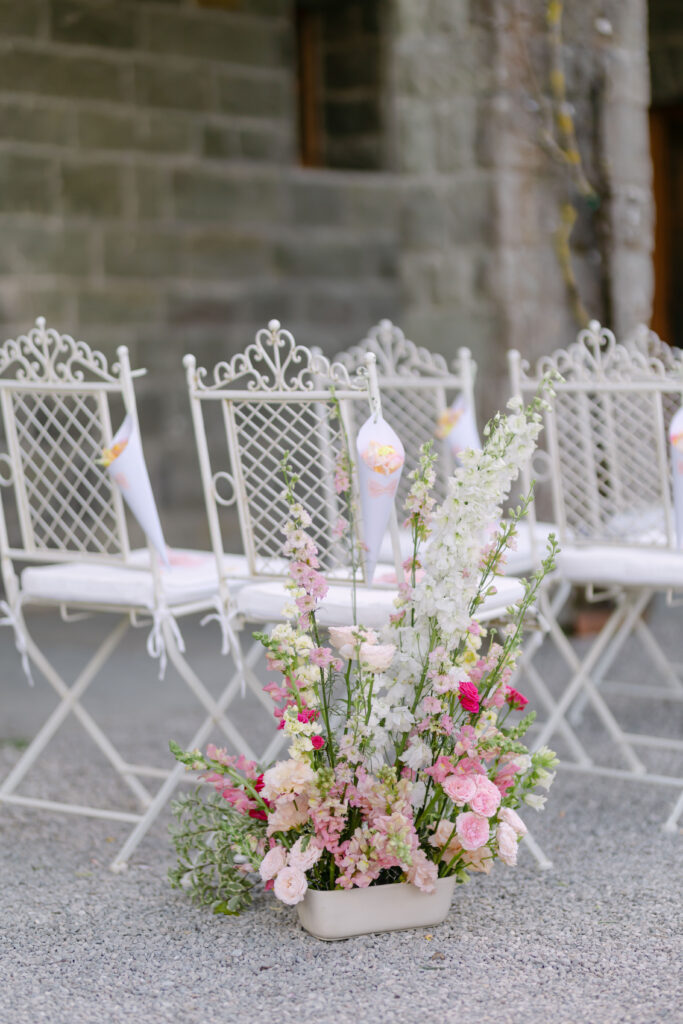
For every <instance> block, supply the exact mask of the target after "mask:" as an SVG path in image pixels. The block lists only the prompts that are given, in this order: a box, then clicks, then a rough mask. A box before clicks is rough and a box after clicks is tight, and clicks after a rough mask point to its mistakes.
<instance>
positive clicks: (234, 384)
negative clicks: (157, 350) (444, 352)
mask: <svg viewBox="0 0 683 1024" xmlns="http://www.w3.org/2000/svg"><path fill="white" fill-rule="evenodd" d="M184 365H185V369H186V373H187V383H188V391H189V396H190V406H191V409H192V417H193V424H194V428H195V437H196V441H197V449H198V456H199V462H200V471H201V475H202V484H203V487H204V493H205V500H206V507H207V512H208V516H209V529H210V532H211V539H212V544H213V547H214V551H215V552H216V553H217V557H219V558H220V554H221V552H223V551H224V550H225V544H224V535H226V534H227V531H228V529H229V523H227V522H226V516H225V514H224V513H225V510H226V509H227V510H230V509H235V508H236V510H237V514H238V519H239V527H240V533H241V537H242V544H243V547H244V552H245V554H246V556H247V559H248V562H249V569H250V573H251V575H252V576H254V577H266V578H273V577H275V578H277V577H281V576H283V575H284V574H285V572H286V566H285V564H284V562H283V556H282V548H283V543H284V537H283V534H282V526H283V524H284V522H285V521H286V519H287V518H288V514H289V513H288V505H287V502H286V500H285V496H284V490H285V479H284V475H283V466H282V464H283V459H285V457H286V459H287V463H288V466H289V470H290V473H291V474H292V475H294V476H296V477H297V482H296V484H295V488H294V490H295V494H296V495H297V497H298V499H299V500H300V501H301V503H302V504H303V506H304V508H305V509H306V510H307V511H308V512H309V513H310V515H311V517H312V520H313V522H312V525H311V527H310V529H309V532H310V533H311V535H312V536H313V538H314V539H315V541H316V544H317V546H318V549H319V558H320V563H321V566H322V568H323V569H324V570H325V571H326V572H327V573H333V574H335V573H338V574H340V575H341V574H343V573H344V572H345V571H348V566H349V561H350V552H349V550H348V549H347V548H348V542H347V541H344V540H340V539H339V537H338V536H337V531H336V530H335V525H336V524H337V523H338V521H339V519H340V516H342V515H343V514H344V511H345V505H344V501H343V499H342V498H340V496H339V495H338V494H337V491H336V489H335V473H336V471H337V465H338V460H339V458H340V456H341V455H342V453H343V452H344V451H345V450H346V448H347V445H348V446H351V445H352V443H353V434H352V422H353V421H352V417H351V414H350V407H351V406H358V409H359V412H358V417H357V419H359V420H360V421H362V420H363V419H366V418H367V416H368V415H369V414H370V409H371V406H370V401H369V381H368V376H367V374H364V373H362V372H359V373H358V374H356V375H354V376H350V375H349V374H348V373H347V371H346V369H345V368H344V367H343V366H341V365H338V364H334V363H330V362H329V361H328V360H327V359H325V357H324V356H322V355H320V354H318V353H316V352H313V351H311V350H310V349H308V348H306V347H304V346H303V345H298V344H297V343H296V341H295V339H294V337H293V336H292V335H291V334H290V332H289V331H287V330H284V329H282V328H281V326H280V323H279V322H278V321H277V320H271V321H270V323H269V324H268V327H267V328H264V329H262V330H260V331H258V332H257V334H256V339H255V341H254V342H253V343H252V344H250V345H249V346H248V347H247V348H246V349H245V351H244V352H242V353H238V354H237V355H235V356H233V358H232V359H231V360H229V361H224V362H220V363H218V364H217V365H216V366H215V367H214V368H213V370H212V371H211V373H210V374H209V373H208V372H207V370H206V369H204V368H198V367H197V364H196V360H195V358H194V356H191V355H189V356H186V357H185V360H184ZM212 408H213V410H214V411H216V409H220V419H221V421H222V423H221V424H220V425H219V424H216V423H215V420H214V429H213V430H212V424H211V410H212ZM219 435H220V436H219ZM226 445H227V450H226ZM351 451H352V449H351Z"/></svg>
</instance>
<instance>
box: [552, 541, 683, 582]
mask: <svg viewBox="0 0 683 1024" xmlns="http://www.w3.org/2000/svg"><path fill="white" fill-rule="evenodd" d="M557 571H558V574H559V575H560V576H561V577H562V578H563V579H566V580H567V581H568V582H570V583H576V584H582V585H587V584H589V583H594V584H596V585H597V586H602V587H609V586H623V587H642V586H645V587H655V588H657V587H662V588H667V587H683V552H678V551H671V550H669V549H659V550H657V548H627V547H618V546H614V547H612V546H608V545H591V546H590V547H588V546H587V547H566V548H563V549H562V551H561V552H560V553H559V555H558V556H557Z"/></svg>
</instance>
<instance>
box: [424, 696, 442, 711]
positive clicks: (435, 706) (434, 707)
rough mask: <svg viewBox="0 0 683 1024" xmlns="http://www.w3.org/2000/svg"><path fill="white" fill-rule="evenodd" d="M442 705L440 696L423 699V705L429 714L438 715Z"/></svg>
mask: <svg viewBox="0 0 683 1024" xmlns="http://www.w3.org/2000/svg"><path fill="white" fill-rule="evenodd" d="M441 706H442V705H441V701H440V700H439V698H438V697H425V699H424V700H423V701H422V707H423V708H424V709H425V711H426V713H427V714H428V715H438V713H439V711H441Z"/></svg>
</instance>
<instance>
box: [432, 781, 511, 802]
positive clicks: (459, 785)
mask: <svg viewBox="0 0 683 1024" xmlns="http://www.w3.org/2000/svg"><path fill="white" fill-rule="evenodd" d="M442 785H443V791H444V793H445V794H446V796H447V797H450V799H451V800H452V801H453V803H454V804H458V806H459V807H462V806H463V805H464V804H466V803H470V802H471V801H472V799H473V798H474V796H475V795H476V793H477V784H476V782H475V781H474V779H473V778H472V776H471V775H449V776H448V778H447V779H445V780H444V782H443V783H442ZM496 792H498V791H497V790H496Z"/></svg>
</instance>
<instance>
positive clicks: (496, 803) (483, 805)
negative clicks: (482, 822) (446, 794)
mask: <svg viewBox="0 0 683 1024" xmlns="http://www.w3.org/2000/svg"><path fill="white" fill-rule="evenodd" d="M475 785H476V789H477V792H476V793H475V794H474V796H473V797H472V799H471V800H469V801H468V803H469V805H470V807H471V808H472V810H473V811H476V812H477V814H483V815H484V817H485V818H490V817H491V815H492V814H495V813H496V811H497V810H498V808H499V807H500V790H499V789H498V787H497V786H495V785H494V784H493V782H491V780H490V779H489V778H487V777H486V775H477V776H476V778H475Z"/></svg>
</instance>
